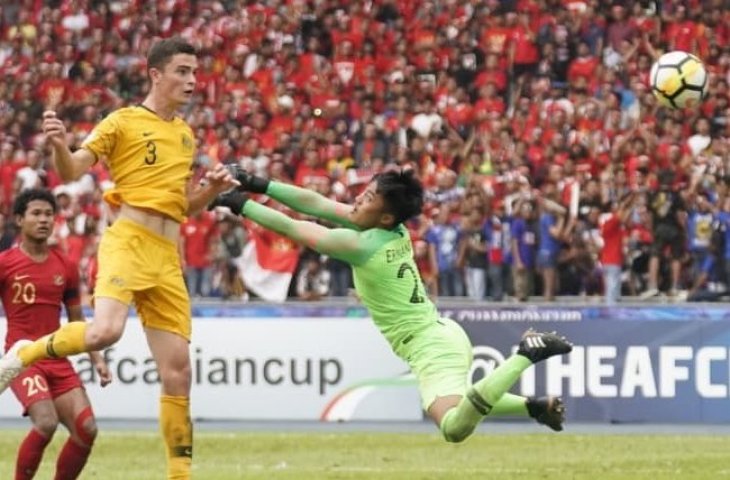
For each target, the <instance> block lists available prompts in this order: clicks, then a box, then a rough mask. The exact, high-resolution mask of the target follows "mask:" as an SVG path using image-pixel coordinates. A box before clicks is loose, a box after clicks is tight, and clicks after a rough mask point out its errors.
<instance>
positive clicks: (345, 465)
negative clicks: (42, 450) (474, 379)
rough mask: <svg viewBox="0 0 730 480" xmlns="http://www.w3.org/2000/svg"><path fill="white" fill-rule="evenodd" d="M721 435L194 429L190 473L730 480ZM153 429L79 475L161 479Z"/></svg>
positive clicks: (119, 434) (61, 437)
mask: <svg viewBox="0 0 730 480" xmlns="http://www.w3.org/2000/svg"><path fill="white" fill-rule="evenodd" d="M24 435H25V432H24V431H21V430H6V431H4V432H3V433H2V435H0V452H2V454H1V455H0V478H1V479H10V478H13V469H14V462H15V452H16V449H17V447H18V445H19V443H20V441H21V440H22V438H23V436H24ZM65 439H66V434H65V432H63V431H59V432H58V434H57V436H56V438H55V439H54V441H53V443H52V444H51V445H50V446H49V448H48V450H47V451H46V455H45V457H44V462H43V464H42V465H41V468H40V470H39V472H38V474H37V475H36V478H38V479H46V478H53V466H54V463H55V459H56V455H57V453H58V450H59V448H60V447H61V445H62V443H63V441H65ZM729 439H730V437H727V436H709V435H707V436H705V435H691V436H682V437H681V436H672V435H575V434H549V433H546V434H534V435H518V434H508V435H484V434H477V435H475V436H474V437H472V438H471V439H469V440H467V441H466V442H465V443H463V444H460V445H449V444H446V443H445V442H444V441H443V440H441V438H440V437H439V436H438V435H436V434H433V435H425V434H390V433H335V434H332V433H247V432H245V433H212V432H201V433H197V434H196V445H195V449H196V451H195V459H194V475H193V477H194V479H196V480H229V479H230V480H233V479H261V480H263V479H266V480H270V479H312V480H315V479H316V480H321V479H371V478H372V479H378V480H383V479H392V480H410V479H453V480H457V479H458V480H464V479H480V480H484V479H499V480H508V479H519V480H527V479H541V480H544V479H590V480H613V479H615V480H618V479H621V480H626V479H651V480H661V479H682V480H689V479H710V478H712V479H715V478H730V450H728V440H729ZM164 478H165V477H164V457H163V450H162V446H161V443H160V439H159V437H158V435H157V434H156V433H154V432H150V431H145V432H127V431H116V432H115V431H102V432H101V433H100V437H99V438H98V440H97V444H96V447H95V450H94V452H93V453H92V456H91V458H90V460H89V463H88V464H87V466H86V469H85V471H84V473H83V474H82V475H81V479H82V480H88V479H105V480H154V479H164Z"/></svg>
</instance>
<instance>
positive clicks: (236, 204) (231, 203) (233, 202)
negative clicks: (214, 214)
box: [208, 190, 248, 216]
mask: <svg viewBox="0 0 730 480" xmlns="http://www.w3.org/2000/svg"><path fill="white" fill-rule="evenodd" d="M247 201H248V195H246V194H245V193H243V192H239V191H238V190H231V191H229V192H226V193H221V194H220V195H218V196H217V197H215V200H213V201H212V202H211V203H210V205H208V210H213V209H214V208H215V207H228V208H230V209H231V212H233V213H234V214H236V215H241V216H243V206H244V205H246V202H247Z"/></svg>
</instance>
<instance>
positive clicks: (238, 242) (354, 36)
mask: <svg viewBox="0 0 730 480" xmlns="http://www.w3.org/2000/svg"><path fill="white" fill-rule="evenodd" d="M171 35H181V36H183V37H185V38H188V39H190V40H192V41H194V42H195V44H196V45H197V46H199V49H200V56H199V62H200V69H199V72H198V74H197V80H198V90H197V94H196V95H195V97H194V100H193V102H192V103H191V105H190V106H189V108H188V109H187V111H185V112H184V115H185V116H186V118H187V120H188V122H189V123H190V124H191V126H192V127H193V129H194V131H195V133H196V137H197V142H198V143H197V145H198V154H197V159H196V163H195V171H194V177H195V178H200V176H201V175H202V172H203V171H204V169H205V168H207V167H209V166H210V165H212V164H214V163H215V162H223V163H225V164H233V163H237V164H239V165H241V166H242V167H244V168H246V169H248V170H250V171H252V172H254V173H256V174H258V175H262V176H266V177H269V178H273V179H277V180H281V181H285V182H292V183H295V184H297V185H300V186H305V187H307V188H311V189H314V190H317V191H319V192H321V193H322V194H324V195H327V196H330V197H332V198H334V199H337V200H339V201H349V200H351V199H352V198H353V197H354V195H356V194H357V193H358V192H359V190H360V189H361V187H362V186H363V185H364V184H365V182H366V181H367V180H368V179H369V178H370V176H371V175H372V174H373V173H376V172H378V171H381V170H382V169H384V168H392V167H393V166H399V167H400V166H403V167H405V166H407V167H409V168H414V169H416V170H417V171H418V173H419V175H420V177H421V179H422V180H423V182H424V183H425V185H426V186H427V188H428V190H427V202H426V209H425V211H424V213H423V215H421V216H420V217H419V218H417V219H415V220H414V221H413V222H411V225H410V227H411V229H412V234H413V238H414V254H415V255H416V257H417V259H418V264H419V267H420V268H421V273H422V276H423V279H424V282H425V283H426V285H427V287H428V289H429V291H430V293H432V294H434V295H439V296H465V295H468V296H469V297H471V298H474V299H492V300H497V301H499V300H503V299H505V298H507V297H508V296H509V297H510V298H516V299H518V300H525V299H526V298H528V297H529V296H530V295H542V296H543V297H544V298H545V299H546V300H552V299H554V298H555V297H556V296H562V295H603V294H604V293H605V294H606V296H607V297H608V298H609V301H613V300H615V299H616V295H615V294H609V292H615V289H616V288H618V289H619V291H623V294H624V295H642V296H644V297H651V296H654V295H657V294H659V292H665V293H666V295H668V296H670V297H672V298H675V299H684V298H689V299H690V300H692V299H712V298H717V297H718V296H719V295H721V294H722V293H723V292H724V290H725V289H726V288H727V285H728V284H730V241H728V240H730V239H728V238H726V237H727V236H728V235H730V228H728V227H730V195H728V185H730V122H729V121H728V120H729V119H730V106H729V105H728V101H729V100H730V90H729V89H728V83H729V82H730V9H728V8H727V6H726V2H724V1H723V0H705V1H702V0H687V1H676V0H675V1H673V0H668V1H656V2H652V1H623V2H614V3H611V2H606V1H599V0H585V1H582V0H516V1H514V0H513V1H499V0H486V1H481V0H479V1H478V0H464V1H456V0H442V1H428V0H401V1H388V0H371V1H367V2H347V1H340V0H315V1H304V0H268V1H259V2H251V1H244V0H219V1H213V0H198V1H185V0H157V1H142V0H116V1H93V0H56V1H41V0H19V1H17V2H9V3H5V2H3V3H2V4H1V5H0V76H1V77H2V81H1V82H0V213H1V214H2V217H1V218H0V229H1V232H2V235H1V236H0V249H5V248H8V247H9V246H10V245H12V243H13V241H14V237H15V234H16V232H15V229H14V222H13V219H12V217H11V216H10V213H11V211H10V207H11V205H12V200H13V198H14V196H15V195H16V194H17V193H18V192H19V191H21V190H23V189H26V188H30V187H33V186H37V185H45V186H47V187H48V188H51V189H53V191H54V192H55V194H56V197H57V199H58V201H59V206H60V208H59V215H58V221H57V226H56V234H55V235H56V238H55V241H56V242H58V243H59V244H60V245H61V246H62V247H63V248H64V249H66V251H67V252H68V254H69V256H70V257H71V258H72V260H73V261H76V262H78V263H79V265H80V268H81V271H82V273H83V278H84V279H85V282H86V283H87V284H89V285H90V284H92V283H93V271H94V263H95V249H96V243H97V239H98V236H99V233H100V230H101V229H102V228H104V226H105V225H106V223H107V220H108V218H109V216H110V215H111V212H109V211H108V210H107V209H106V207H105V206H104V204H103V202H102V201H101V196H102V193H103V191H104V190H105V189H106V188H108V187H109V186H110V185H111V180H110V179H109V176H108V173H107V172H106V171H105V169H104V166H103V163H102V162H100V163H99V164H98V165H97V166H95V167H94V169H93V171H92V173H91V174H87V175H86V176H85V177H83V178H82V179H81V180H79V181H78V182H75V183H72V184H61V182H60V181H59V179H58V176H57V175H56V174H55V172H54V170H53V168H52V165H50V155H49V154H48V151H47V149H46V148H45V145H44V138H43V136H42V135H41V134H40V130H41V129H40V119H41V114H42V112H43V111H44V110H45V109H47V108H49V107H53V108H55V109H56V111H57V112H58V115H59V117H60V118H63V119H65V120H66V121H67V122H68V130H69V135H70V136H72V137H73V138H72V142H71V143H72V144H75V145H78V144H80V142H81V140H82V139H83V138H85V136H86V135H87V134H88V133H89V131H90V129H91V128H92V126H93V125H94V122H95V121H97V120H98V119H99V118H101V117H103V116H104V115H105V114H107V113H108V112H110V111H111V110H113V109H116V108H118V107H120V106H123V105H127V104H134V103H136V102H139V101H140V100H141V98H142V97H143V95H144V93H145V92H146V90H147V80H146V71H145V68H146V65H145V52H146V51H147V49H148V48H149V46H150V43H151V42H152V41H153V40H154V39H155V38H156V37H166V36H171ZM670 50H685V51H688V52H693V53H695V54H697V55H698V56H699V57H700V58H701V59H702V60H703V61H704V63H705V66H706V67H707V69H708V71H709V73H710V76H709V82H710V89H709V91H710V94H709V97H708V98H707V99H706V100H705V101H704V102H703V103H702V105H700V106H699V107H696V108H691V109H687V110H684V111H679V110H677V111H671V110H668V109H665V108H659V107H658V105H657V103H656V102H655V100H654V98H653V96H652V94H651V91H650V87H649V79H648V74H649V69H650V66H651V64H652V62H653V60H654V59H655V58H656V57H657V56H658V55H659V54H660V53H662V52H665V51H670ZM182 234H183V239H184V242H183V245H182V246H181V251H182V256H183V259H184V266H185V268H186V273H187V274H188V279H189V288H190V289H191V293H193V294H194V295H198V296H221V297H224V298H241V297H243V296H245V295H246V292H245V281H246V280H245V276H244V277H243V279H241V277H240V275H238V272H237V271H236V268H237V267H236V261H235V260H236V258H238V257H240V255H241V252H242V251H243V245H244V244H245V242H246V241H247V238H248V235H247V233H246V230H245V228H244V225H242V224H241V223H240V222H238V221H237V220H234V219H232V218H230V217H225V216H223V217H221V216H220V215H217V214H213V213H205V214H201V215H199V216H196V217H194V218H190V219H188V221H187V222H186V223H185V224H184V225H183V227H182ZM301 258H302V261H301V262H300V268H299V269H298V271H297V274H296V276H295V279H294V281H293V282H292V288H291V294H292V295H293V296H296V297H299V298H302V299H319V298H323V297H326V296H329V295H335V296H342V295H347V294H348V291H349V287H350V281H351V279H350V278H349V277H348V269H347V268H346V267H345V266H344V265H343V264H341V263H340V262H337V261H335V260H333V259H323V258H319V257H318V256H314V255H312V254H311V252H302V255H301Z"/></svg>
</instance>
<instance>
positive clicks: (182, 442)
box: [160, 395, 193, 480]
mask: <svg viewBox="0 0 730 480" xmlns="http://www.w3.org/2000/svg"><path fill="white" fill-rule="evenodd" d="M160 429H161V430H162V437H163V438H164V440H165V445H166V447H167V478H168V479H170V480H172V479H175V480H188V479H189V478H190V469H191V466H192V461H193V424H192V422H191V421H190V399H189V398H188V397H176V396H172V395H162V396H161V397H160Z"/></svg>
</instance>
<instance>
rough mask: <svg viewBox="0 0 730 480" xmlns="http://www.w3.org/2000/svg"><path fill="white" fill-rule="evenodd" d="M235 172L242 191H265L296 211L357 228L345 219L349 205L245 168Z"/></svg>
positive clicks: (349, 209)
mask: <svg viewBox="0 0 730 480" xmlns="http://www.w3.org/2000/svg"><path fill="white" fill-rule="evenodd" d="M235 173H236V179H237V180H238V181H239V182H240V183H241V189H242V190H244V191H247V192H252V193H265V194H266V195H268V196H270V197H271V198H273V199H274V200H276V201H278V202H281V203H283V204H284V205H286V206H287V207H289V208H291V209H292V210H296V211H297V212H301V213H304V214H307V215H312V216H314V217H317V218H321V219H324V220H328V221H330V222H333V223H336V224H338V225H342V226H344V227H347V228H351V229H355V230H357V229H358V228H357V227H356V226H355V225H353V224H352V223H350V222H349V221H348V219H347V216H348V214H349V213H350V212H351V211H352V206H351V205H348V204H346V203H340V202H335V201H334V200H330V199H329V198H327V197H325V196H323V195H320V194H319V193H317V192H313V191H311V190H307V189H304V188H300V187H297V186H295V185H289V184H286V183H282V182H276V181H270V180H267V179H265V178H261V177H257V176H256V175H251V174H250V173H248V172H246V171H245V170H241V169H236V170H235Z"/></svg>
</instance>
